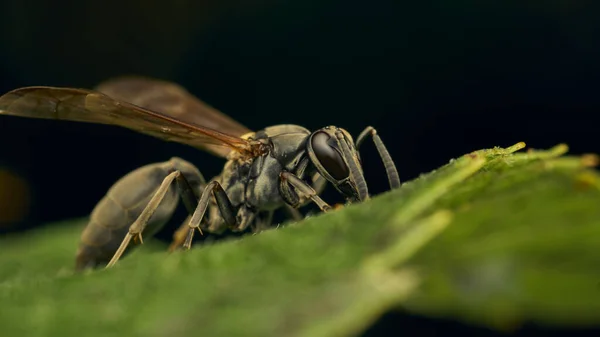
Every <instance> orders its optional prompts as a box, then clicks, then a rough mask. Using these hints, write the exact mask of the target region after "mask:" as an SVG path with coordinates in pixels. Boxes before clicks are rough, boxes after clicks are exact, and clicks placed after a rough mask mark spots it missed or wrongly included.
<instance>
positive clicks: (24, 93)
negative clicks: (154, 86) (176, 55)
mask: <svg viewBox="0 0 600 337" xmlns="http://www.w3.org/2000/svg"><path fill="white" fill-rule="evenodd" d="M0 114H6V115H14V116H22V117H32V118H45V119H60V120H69V121H77V122H89V123H100V124H111V125H118V126H122V127H125V128H129V129H132V130H135V131H138V132H141V133H144V134H148V135H151V136H154V137H158V138H161V139H163V140H166V141H172V142H178V143H182V144H187V145H190V146H193V147H196V148H199V149H202V150H205V151H208V152H211V153H213V154H215V155H218V156H221V157H225V156H227V154H228V153H229V152H231V150H235V151H238V152H240V153H242V154H244V155H249V156H253V155H256V154H257V153H259V152H260V151H261V150H260V149H261V144H260V143H258V142H254V141H250V140H246V139H242V138H240V137H239V136H233V135H229V134H225V133H223V132H219V131H217V130H214V129H211V128H208V127H205V126H203V125H199V124H195V123H192V122H186V121H182V120H179V119H178V118H177V117H174V116H171V115H167V114H163V113H161V112H157V111H153V110H149V109H145V108H142V107H140V106H137V105H134V104H131V103H128V102H124V101H120V100H117V99H115V98H112V97H109V96H107V95H105V94H103V93H100V92H97V91H93V90H87V89H75V88H58V87H25V88H19V89H16V90H13V91H10V92H8V93H6V94H4V95H3V96H0ZM240 132H241V130H240Z"/></svg>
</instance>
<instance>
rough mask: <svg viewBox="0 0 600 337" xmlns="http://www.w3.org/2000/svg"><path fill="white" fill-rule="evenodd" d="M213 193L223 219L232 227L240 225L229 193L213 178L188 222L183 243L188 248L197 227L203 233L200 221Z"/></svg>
mask: <svg viewBox="0 0 600 337" xmlns="http://www.w3.org/2000/svg"><path fill="white" fill-rule="evenodd" d="M211 195H212V196H214V197H215V200H216V201H217V206H218V207H219V211H220V213H221V216H222V217H223V220H225V223H226V224H227V225H228V226H229V227H230V228H233V227H237V225H238V221H237V218H236V215H235V210H234V207H233V205H232V204H231V201H230V200H229V197H228V196H227V193H225V190H223V187H222V186H221V184H219V182H218V181H215V180H213V181H211V182H210V183H208V185H207V186H206V188H205V189H204V191H202V196H201V197H200V201H199V202H198V205H197V207H196V209H195V210H194V213H193V214H192V218H191V219H190V221H189V222H188V223H187V225H188V230H187V235H186V238H185V241H184V243H183V246H184V247H185V248H187V249H190V247H191V246H192V239H193V237H194V231H195V229H198V230H199V231H200V233H202V231H201V230H200V223H201V222H202V220H203V218H204V214H205V213H206V209H207V208H208V204H209V203H210V196H211Z"/></svg>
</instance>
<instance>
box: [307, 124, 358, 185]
mask: <svg viewBox="0 0 600 337" xmlns="http://www.w3.org/2000/svg"><path fill="white" fill-rule="evenodd" d="M329 138H330V136H329V135H328V134H327V133H325V132H317V133H316V134H315V135H314V136H313V137H312V139H311V145H312V149H313V151H314V153H315V156H316V157H317V159H318V160H319V163H321V165H322V166H323V168H324V169H325V170H326V171H327V173H329V174H330V175H331V176H332V177H333V178H334V179H336V180H343V179H345V178H347V177H348V176H349V175H350V170H349V169H348V166H346V163H345V162H344V159H343V158H342V156H341V155H340V153H339V152H337V151H336V150H335V149H334V148H333V147H331V146H330V145H329V144H328V143H327V141H328V140H329Z"/></svg>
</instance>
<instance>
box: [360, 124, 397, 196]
mask: <svg viewBox="0 0 600 337" xmlns="http://www.w3.org/2000/svg"><path fill="white" fill-rule="evenodd" d="M367 136H371V137H372V138H373V142H374V143H375V147H376V148H377V152H379V157H380V158H381V160H382V161H383V165H384V166H385V172H386V173H387V177H388V181H389V183H390V188H391V189H395V188H398V187H400V176H399V175H398V170H397V169H396V165H395V164H394V161H393V160H392V156H390V153H389V152H388V150H387V148H386V147H385V145H384V144H383V141H382V140H381V137H379V135H378V134H377V130H375V128H373V127H372V126H368V127H366V128H365V129H364V130H363V132H361V133H360V134H359V135H358V138H357V139H356V149H357V150H358V148H359V147H360V145H361V144H362V143H363V142H364V140H365V139H366V138H367Z"/></svg>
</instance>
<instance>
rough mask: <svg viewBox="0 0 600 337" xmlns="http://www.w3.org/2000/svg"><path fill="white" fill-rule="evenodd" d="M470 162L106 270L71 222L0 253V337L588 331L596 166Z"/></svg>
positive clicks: (519, 159)
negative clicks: (414, 319)
mask: <svg viewBox="0 0 600 337" xmlns="http://www.w3.org/2000/svg"><path fill="white" fill-rule="evenodd" d="M523 147H524V144H523V143H519V144H516V145H515V146H512V147H510V148H507V149H501V148H495V149H490V150H482V151H476V152H473V153H470V154H467V155H465V156H463V157H461V158H458V159H456V160H452V161H451V162H450V163H449V164H447V165H446V166H444V167H442V168H440V169H438V170H436V171H434V172H431V173H429V174H426V175H423V176H421V177H419V178H418V179H415V180H413V181H410V182H407V183H405V184H403V186H402V187H401V188H400V189H398V190H396V191H392V192H389V193H385V194H383V195H381V196H378V197H376V198H373V200H371V201H368V202H365V203H362V204H359V205H352V206H348V207H345V208H343V209H341V210H337V211H334V212H331V213H328V214H322V215H319V216H314V217H311V218H308V219H306V220H304V221H302V222H299V223H296V224H292V225H288V226H286V227H283V228H280V229H273V230H269V231H265V232H262V233H260V234H258V235H253V236H245V237H243V238H241V239H235V240H229V241H225V242H220V243H217V244H211V245H197V246H195V247H194V249H193V250H191V251H189V252H178V253H174V254H167V253H166V252H165V251H164V247H163V246H162V245H159V244H146V245H144V246H143V247H142V248H140V249H138V250H137V251H135V252H133V253H132V254H130V255H128V256H127V257H126V258H124V259H123V260H121V261H120V262H119V264H118V265H117V266H116V267H115V268H113V269H110V270H96V271H92V272H86V273H83V274H75V273H73V271H72V267H73V264H74V254H75V250H76V246H77V241H78V236H79V233H80V231H81V230H82V228H83V226H84V225H85V221H84V220H74V221H71V222H67V223H64V224H62V225H61V224H58V225H53V226H47V227H45V228H43V229H39V230H36V231H34V232H30V233H26V234H23V235H19V236H12V237H7V238H4V239H3V240H1V241H0V264H1V265H2V268H1V269H0V302H1V303H2V306H1V307H0V326H2V332H3V334H2V335H3V336H17V335H19V336H21V335H26V336H54V335H60V336H79V335H85V336H106V335H119V336H167V335H184V334H188V333H189V332H190V331H197V332H199V333H201V334H202V335H206V336H345V335H356V334H359V333H360V332H361V331H364V330H365V329H366V328H367V327H368V326H369V325H371V324H372V323H373V322H374V321H375V320H376V319H377V318H378V317H379V316H380V315H382V314H383V313H384V312H386V311H389V310H393V309H394V308H404V309H406V310H409V311H413V312H416V313H419V314H423V315H432V316H438V317H453V318H457V319H460V320H465V321H470V322H475V323H478V324H485V325H489V326H493V327H496V328H501V329H510V328H513V327H516V326H518V324H520V323H522V322H524V321H535V322H538V323H542V324H544V323H545V324H560V325H585V324H593V323H598V322H600V283H599V281H600V272H599V271H598V268H596V267H597V266H598V265H599V264H600V251H599V250H598V249H597V248H598V247H600V207H598V205H600V189H599V186H600V183H599V178H598V174H597V172H596V171H593V170H591V169H589V168H588V167H589V166H592V165H595V162H596V161H597V158H596V157H594V156H591V155H588V156H582V157H571V156H563V154H564V153H565V152H566V150H567V148H566V146H565V145H559V146H557V147H555V148H553V149H550V150H548V151H529V152H526V153H525V152H522V153H514V152H515V151H517V150H519V149H521V148H523Z"/></svg>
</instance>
